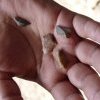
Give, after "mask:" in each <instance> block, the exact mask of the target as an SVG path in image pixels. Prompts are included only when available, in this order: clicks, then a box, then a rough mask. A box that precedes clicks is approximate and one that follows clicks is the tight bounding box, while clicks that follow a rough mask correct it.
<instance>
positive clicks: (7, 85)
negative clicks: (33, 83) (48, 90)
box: [0, 72, 23, 100]
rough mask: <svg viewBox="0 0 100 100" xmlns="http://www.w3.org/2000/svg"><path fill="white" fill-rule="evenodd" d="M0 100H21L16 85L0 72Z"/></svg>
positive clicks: (7, 75) (5, 74)
mask: <svg viewBox="0 0 100 100" xmlns="http://www.w3.org/2000/svg"><path fill="white" fill-rule="evenodd" d="M0 100H23V99H22V97H21V93H20V90H19V88H18V86H17V84H16V83H15V82H14V81H13V79H12V78H11V77H10V76H9V74H7V73H3V72H0Z"/></svg>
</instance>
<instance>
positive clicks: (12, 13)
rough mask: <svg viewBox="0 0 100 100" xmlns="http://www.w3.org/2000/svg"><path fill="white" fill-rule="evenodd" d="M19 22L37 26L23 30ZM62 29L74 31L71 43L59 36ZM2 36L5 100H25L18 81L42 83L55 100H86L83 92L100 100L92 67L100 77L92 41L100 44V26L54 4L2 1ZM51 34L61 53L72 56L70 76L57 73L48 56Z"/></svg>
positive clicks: (0, 94) (0, 87)
mask: <svg viewBox="0 0 100 100" xmlns="http://www.w3.org/2000/svg"><path fill="white" fill-rule="evenodd" d="M22 5H23V6H22ZM16 16H20V17H22V18H25V19H27V20H28V21H29V22H31V25H29V26H27V27H20V26H17V25H16V24H15V22H14V21H13V18H14V17H16ZM56 25H62V26H65V27H71V28H73V32H72V36H71V38H69V39H67V38H63V37H60V36H59V35H57V33H56V31H55V27H56ZM88 26H89V28H87V27H88ZM74 29H75V30H76V32H75V30H74ZM94 30H96V31H94ZM0 32H1V33H0V48H1V49H0V100H23V99H22V97H21V94H20V90H19V88H18V86H17V85H16V83H15V82H14V81H13V80H12V77H13V76H17V77H21V78H24V79H28V80H31V81H34V82H37V83H39V84H40V85H42V86H43V87H44V88H46V89H47V90H48V91H50V92H51V94H52V95H53V97H54V98H55V100H83V98H82V96H81V93H80V92H79V90H78V89H82V90H83V92H84V93H85V95H86V96H87V98H88V99H89V100H99V98H100V95H99V94H100V87H99V86H100V79H99V77H98V75H97V74H96V72H95V71H94V70H93V69H92V68H91V67H90V66H89V65H92V66H94V68H95V69H96V70H97V71H98V72H100V68H99V65H100V63H99V60H98V59H99V57H100V56H99V55H100V49H99V46H98V44H96V43H93V42H92V41H88V40H86V38H91V39H92V40H93V41H96V42H99V43H100V38H99V37H98V33H100V24H99V23H97V22H95V21H93V20H91V19H89V18H86V17H84V16H81V15H78V14H76V13H73V12H71V11H69V10H67V9H65V8H63V7H61V6H60V5H58V4H57V3H55V2H54V1H52V0H26V1H25V0H0ZM49 33H52V34H54V36H55V38H56V39H57V42H58V45H57V47H60V48H62V49H63V50H64V51H65V52H66V53H67V54H69V55H70V58H68V59H69V61H70V62H69V64H68V65H67V66H68V69H67V70H66V74H64V73H62V72H61V69H60V70H59V68H58V67H59V66H58V67H55V66H56V65H55V61H54V58H53V55H52V53H50V54H46V55H44V54H43V52H42V43H41V38H42V36H43V35H45V34H49ZM76 33H77V34H78V35H76ZM94 33H95V35H94ZM79 36H80V37H82V38H79ZM83 38H85V39H83ZM80 39H81V41H80ZM91 55H92V56H91ZM75 56H76V57H77V58H78V59H79V60H80V61H81V62H79V61H78V60H77V58H76V57H75ZM90 56H91V58H90ZM68 57H69V56H68ZM95 58H98V59H95ZM95 62H96V63H95ZM76 63H77V64H76ZM83 63H85V64H83ZM72 84H73V85H72Z"/></svg>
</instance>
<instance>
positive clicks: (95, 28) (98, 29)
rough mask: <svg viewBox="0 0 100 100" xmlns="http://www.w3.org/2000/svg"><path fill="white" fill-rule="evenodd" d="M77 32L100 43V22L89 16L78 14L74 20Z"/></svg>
mask: <svg viewBox="0 0 100 100" xmlns="http://www.w3.org/2000/svg"><path fill="white" fill-rule="evenodd" d="M73 25H74V28H75V30H76V32H77V34H78V35H79V36H81V37H83V38H86V39H87V38H90V39H91V40H92V41H95V42H98V43H100V37H99V34H100V23H97V22H95V21H93V20H92V19H89V18H87V17H84V16H81V15H76V16H75V17H74V20H73Z"/></svg>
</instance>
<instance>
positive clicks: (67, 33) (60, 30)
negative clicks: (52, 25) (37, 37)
mask: <svg viewBox="0 0 100 100" xmlns="http://www.w3.org/2000/svg"><path fill="white" fill-rule="evenodd" d="M56 32H57V34H58V35H61V36H64V37H66V38H70V37H71V32H72V31H71V28H68V27H63V26H60V25H58V26H57V27H56Z"/></svg>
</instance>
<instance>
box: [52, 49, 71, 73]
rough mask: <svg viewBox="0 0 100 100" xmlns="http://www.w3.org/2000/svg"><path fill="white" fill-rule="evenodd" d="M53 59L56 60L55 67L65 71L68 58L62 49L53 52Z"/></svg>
mask: <svg viewBox="0 0 100 100" xmlns="http://www.w3.org/2000/svg"><path fill="white" fill-rule="evenodd" d="M53 56H54V60H55V61H56V65H57V67H58V68H59V69H60V71H61V72H63V73H66V70H67V66H68V63H69V62H68V59H67V57H66V55H65V53H64V51H63V50H57V51H55V52H53Z"/></svg>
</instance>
